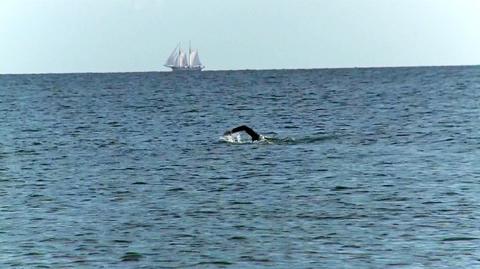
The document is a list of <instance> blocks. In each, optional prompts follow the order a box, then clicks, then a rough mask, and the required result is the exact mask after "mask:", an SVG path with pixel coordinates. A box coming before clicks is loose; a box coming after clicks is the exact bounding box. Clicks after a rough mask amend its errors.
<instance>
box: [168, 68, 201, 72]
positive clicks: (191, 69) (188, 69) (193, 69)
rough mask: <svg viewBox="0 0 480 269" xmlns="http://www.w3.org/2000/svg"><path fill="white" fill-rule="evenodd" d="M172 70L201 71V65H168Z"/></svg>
mask: <svg viewBox="0 0 480 269" xmlns="http://www.w3.org/2000/svg"><path fill="white" fill-rule="evenodd" d="M170 68H172V71H173V72H185V71H202V69H203V67H170Z"/></svg>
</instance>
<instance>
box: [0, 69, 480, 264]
mask: <svg viewBox="0 0 480 269" xmlns="http://www.w3.org/2000/svg"><path fill="white" fill-rule="evenodd" d="M0 120H1V121H0V267H1V268H480V67H422V68H375V69H368V68H366V69H363V68H361V69H318V70H271V71H215V72H213V71H206V72H199V73H183V72H180V73H167V72H163V73H159V72H152V73H114V74H48V75H0ZM242 124H246V125H248V126H250V127H252V128H253V129H255V130H256V131H257V132H259V133H260V134H262V135H264V136H266V137H269V138H270V139H269V140H268V141H260V142H255V143H251V142H250V141H249V137H248V136H243V135H242V137H241V140H240V141H239V142H228V141H227V140H228V139H225V138H224V137H222V135H223V133H224V132H225V131H227V130H228V129H231V128H233V127H236V126H238V125H242Z"/></svg>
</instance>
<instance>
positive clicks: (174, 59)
mask: <svg viewBox="0 0 480 269" xmlns="http://www.w3.org/2000/svg"><path fill="white" fill-rule="evenodd" d="M164 66H166V67H169V68H171V69H172V71H201V70H202V69H203V68H204V67H205V66H203V65H202V62H200V57H199V56H198V50H197V49H195V50H192V46H191V45H190V46H189V48H188V53H185V52H184V51H183V49H182V47H181V44H180V43H179V44H178V45H177V46H176V47H175V49H174V50H173V51H172V53H171V54H170V56H169V57H168V59H167V62H165V65H164Z"/></svg>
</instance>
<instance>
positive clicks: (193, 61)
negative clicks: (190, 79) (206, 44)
mask: <svg viewBox="0 0 480 269" xmlns="http://www.w3.org/2000/svg"><path fill="white" fill-rule="evenodd" d="M190 66H191V67H198V66H202V63H201V62H200V57H199V56H198V50H194V51H193V52H192V53H191V54H190Z"/></svg>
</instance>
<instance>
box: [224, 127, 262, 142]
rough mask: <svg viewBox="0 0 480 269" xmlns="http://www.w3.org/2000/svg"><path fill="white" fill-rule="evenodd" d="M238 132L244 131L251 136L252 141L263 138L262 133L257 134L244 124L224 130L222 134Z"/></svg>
mask: <svg viewBox="0 0 480 269" xmlns="http://www.w3.org/2000/svg"><path fill="white" fill-rule="evenodd" d="M238 132H246V133H247V134H248V135H249V136H250V137H251V138H252V141H259V140H261V139H262V138H263V136H262V135H259V134H258V133H257V132H255V131H254V130H253V129H252V128H250V127H248V126H246V125H242V126H238V127H235V128H233V129H232V130H229V131H226V132H225V133H224V134H223V135H231V134H234V133H238Z"/></svg>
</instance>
